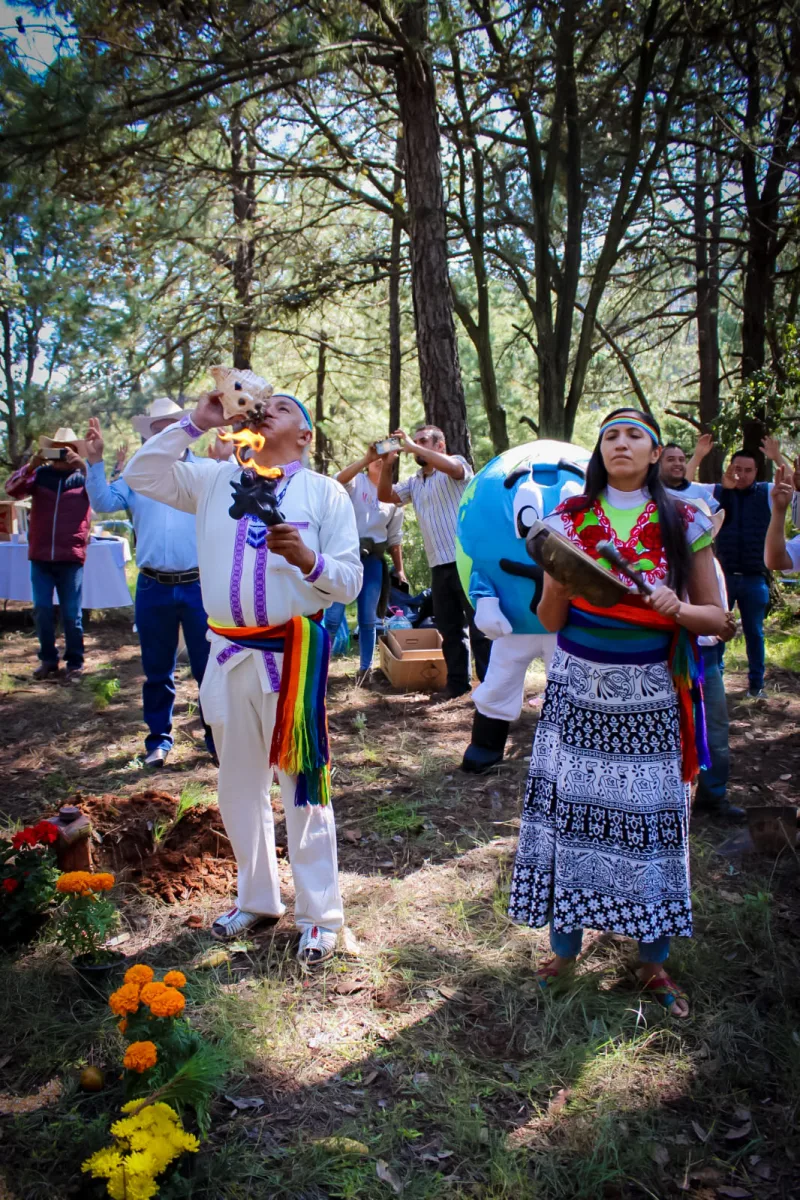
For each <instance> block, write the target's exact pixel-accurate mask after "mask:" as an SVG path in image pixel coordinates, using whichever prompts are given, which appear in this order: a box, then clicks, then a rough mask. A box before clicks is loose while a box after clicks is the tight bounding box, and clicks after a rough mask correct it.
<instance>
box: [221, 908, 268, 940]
mask: <svg viewBox="0 0 800 1200" xmlns="http://www.w3.org/2000/svg"><path fill="white" fill-rule="evenodd" d="M277 920H278V918H277V917H269V916H265V915H264V914H263V913H251V912H245V910H244V909H243V908H239V906H238V905H234V906H233V908H231V909H230V910H229V911H228V912H226V913H223V914H222V916H221V917H217V919H216V921H215V922H214V924H213V925H212V926H211V936H212V937H214V938H216V939H217V941H218V942H230V941H231V940H232V939H233V938H237V937H239V936H240V935H241V934H243V933H248V932H249V931H250V930H251V929H255V927H256V925H261V924H262V923H263V922H264V921H271V922H272V923H273V924H274V923H275V922H276V921H277Z"/></svg>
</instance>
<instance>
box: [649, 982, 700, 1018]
mask: <svg viewBox="0 0 800 1200" xmlns="http://www.w3.org/2000/svg"><path fill="white" fill-rule="evenodd" d="M639 983H640V984H641V986H642V990H643V991H646V992H648V993H649V994H650V995H651V996H652V997H653V998H654V999H655V1000H657V1001H658V1003H659V1004H660V1005H661V1007H662V1008H664V1009H666V1011H667V1012H668V1013H669V1015H670V1016H671V1017H679V1018H680V1019H681V1020H686V1018H687V1017H688V1016H689V1013H688V1012H685V1013H676V1012H673V1011H672V1010H673V1008H674V1006H675V1004H676V1003H677V1002H678V1001H679V1000H682V1001H683V1003H684V1004H685V1005H686V1006H687V1009H688V1007H689V996H688V994H687V993H686V992H685V991H684V990H683V988H682V987H680V986H679V984H677V983H676V982H675V980H674V979H670V977H669V975H651V976H650V978H649V979H644V980H643V979H642V978H641V977H639Z"/></svg>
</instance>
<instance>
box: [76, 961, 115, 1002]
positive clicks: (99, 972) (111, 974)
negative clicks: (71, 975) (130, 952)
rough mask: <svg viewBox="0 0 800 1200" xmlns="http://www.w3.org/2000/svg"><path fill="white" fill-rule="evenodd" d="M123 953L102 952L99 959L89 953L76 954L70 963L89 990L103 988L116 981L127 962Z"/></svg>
mask: <svg viewBox="0 0 800 1200" xmlns="http://www.w3.org/2000/svg"><path fill="white" fill-rule="evenodd" d="M127 961H128V960H127V958H126V957H125V955H124V954H104V955H103V957H102V958H101V959H96V958H93V957H92V955H91V954H78V955H76V956H75V958H73V960H72V965H73V967H74V968H75V970H76V971H77V973H78V975H79V976H80V978H81V981H82V982H83V983H85V984H86V985H87V987H88V988H89V989H90V990H101V989H102V990H103V993H104V994H105V989H106V987H107V985H108V984H109V983H112V982H113V983H116V977H117V976H118V975H119V973H120V971H122V969H123V967H124V966H125V964H126V963H127Z"/></svg>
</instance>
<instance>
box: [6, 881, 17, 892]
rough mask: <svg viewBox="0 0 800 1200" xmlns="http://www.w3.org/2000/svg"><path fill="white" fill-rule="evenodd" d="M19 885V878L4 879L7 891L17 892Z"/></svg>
mask: <svg viewBox="0 0 800 1200" xmlns="http://www.w3.org/2000/svg"><path fill="white" fill-rule="evenodd" d="M18 887H19V880H18V879H4V880H3V891H5V892H15V891H16V890H17V888H18Z"/></svg>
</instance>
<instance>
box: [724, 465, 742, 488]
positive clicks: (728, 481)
mask: <svg viewBox="0 0 800 1200" xmlns="http://www.w3.org/2000/svg"><path fill="white" fill-rule="evenodd" d="M738 478H739V472H738V470H737V468H736V459H735V458H732V459H731V461H730V462H729V463H728V465H727V467H726V468H725V474H724V475H723V476H722V486H723V487H724V488H735V487H736V481H737V479H738Z"/></svg>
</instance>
